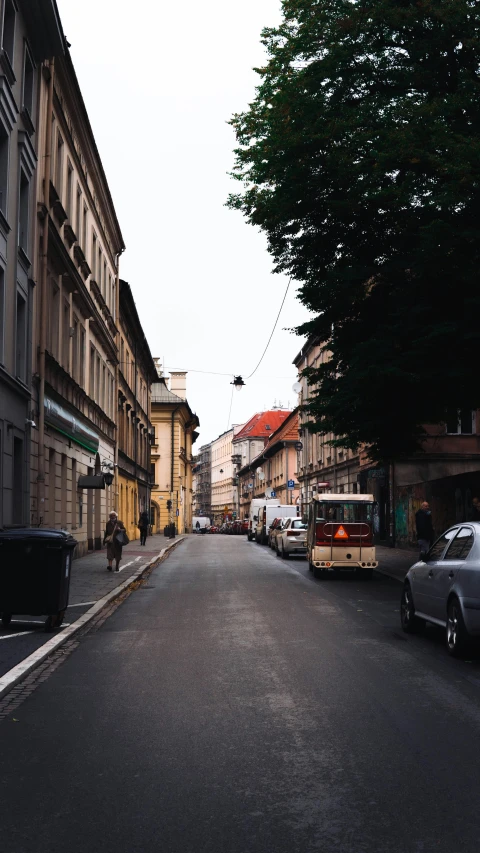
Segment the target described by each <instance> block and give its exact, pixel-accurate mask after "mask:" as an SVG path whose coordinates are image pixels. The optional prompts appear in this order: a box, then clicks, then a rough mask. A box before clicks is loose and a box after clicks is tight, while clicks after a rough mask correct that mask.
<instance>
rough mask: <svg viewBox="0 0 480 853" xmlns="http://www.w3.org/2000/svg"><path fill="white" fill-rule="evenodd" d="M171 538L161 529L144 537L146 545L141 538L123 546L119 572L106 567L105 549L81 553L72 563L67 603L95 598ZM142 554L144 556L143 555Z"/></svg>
mask: <svg viewBox="0 0 480 853" xmlns="http://www.w3.org/2000/svg"><path fill="white" fill-rule="evenodd" d="M171 541H172V540H171V539H167V537H166V536H164V535H163V534H160V533H156V534H154V535H153V536H149V537H148V538H147V542H146V545H144V546H143V547H142V546H141V545H140V540H134V541H133V542H131V543H130V544H129V545H126V546H125V547H124V549H123V555H122V562H121V563H120V571H119V572H108V571H107V551H106V548H102V550H101V551H93V552H92V553H90V554H86V555H85V556H84V557H79V559H78V560H74V561H73V564H72V577H71V580H70V599H69V606H70V607H71V606H72V604H81V603H83V602H87V601H89V602H90V601H93V602H95V601H98V600H99V599H100V598H103V596H104V595H107V593H109V592H111V590H112V589H115V587H117V586H119V585H120V584H121V583H123V582H124V580H125V579H126V578H128V576H129V574H133V572H134V571H135V570H136V569H137V568H138V567H139V566H140V565H141V564H142V563H143V562H145V561H146V560H148V559H151V558H152V556H154V555H155V554H159V553H160V551H161V550H162V548H165V546H166V545H168V543H169V542H171ZM142 558H143V559H142Z"/></svg>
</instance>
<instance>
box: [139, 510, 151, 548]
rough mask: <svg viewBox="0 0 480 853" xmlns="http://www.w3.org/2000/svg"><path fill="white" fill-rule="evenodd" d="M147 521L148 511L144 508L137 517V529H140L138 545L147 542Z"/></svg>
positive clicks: (148, 520)
mask: <svg viewBox="0 0 480 853" xmlns="http://www.w3.org/2000/svg"><path fill="white" fill-rule="evenodd" d="M149 522H150V519H149V517H148V512H147V510H146V509H144V510H143V512H142V513H141V515H140V518H139V519H138V529H139V531H140V545H146V544H147V535H148V525H149Z"/></svg>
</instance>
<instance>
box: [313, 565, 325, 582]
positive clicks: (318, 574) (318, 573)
mask: <svg viewBox="0 0 480 853" xmlns="http://www.w3.org/2000/svg"><path fill="white" fill-rule="evenodd" d="M312 571H313V577H314V578H315V580H317V581H323V580H325V578H326V577H327V570H326V569H324V568H322V566H314V565H313V564H312Z"/></svg>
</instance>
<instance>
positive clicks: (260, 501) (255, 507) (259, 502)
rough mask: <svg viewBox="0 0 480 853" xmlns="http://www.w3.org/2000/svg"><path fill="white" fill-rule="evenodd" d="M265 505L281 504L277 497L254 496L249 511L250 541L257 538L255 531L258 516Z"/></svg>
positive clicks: (248, 536)
mask: <svg viewBox="0 0 480 853" xmlns="http://www.w3.org/2000/svg"><path fill="white" fill-rule="evenodd" d="M264 506H280V501H277V500H276V499H275V498H268V499H266V498H254V499H253V501H252V502H251V504H250V510H249V513H248V530H247V539H248V541H249V542H251V541H252V539H255V532H256V527H257V522H258V516H259V514H260V510H262V509H263V507H264Z"/></svg>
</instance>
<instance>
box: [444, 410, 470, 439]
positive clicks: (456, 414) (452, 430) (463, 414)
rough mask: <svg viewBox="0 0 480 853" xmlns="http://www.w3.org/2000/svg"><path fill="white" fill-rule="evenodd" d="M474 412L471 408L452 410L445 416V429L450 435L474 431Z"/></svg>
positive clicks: (466, 433)
mask: <svg viewBox="0 0 480 853" xmlns="http://www.w3.org/2000/svg"><path fill="white" fill-rule="evenodd" d="M475 420H476V418H475V412H472V411H471V409H456V410H453V411H452V412H451V413H450V415H449V416H448V418H447V423H446V431H447V433H448V434H450V435H472V434H474V433H475V426H476V424H475Z"/></svg>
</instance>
